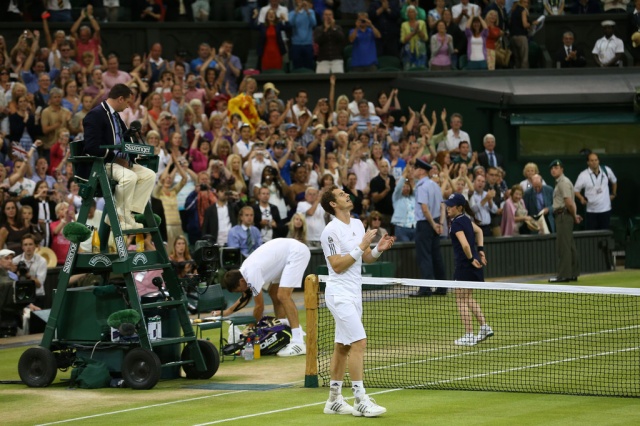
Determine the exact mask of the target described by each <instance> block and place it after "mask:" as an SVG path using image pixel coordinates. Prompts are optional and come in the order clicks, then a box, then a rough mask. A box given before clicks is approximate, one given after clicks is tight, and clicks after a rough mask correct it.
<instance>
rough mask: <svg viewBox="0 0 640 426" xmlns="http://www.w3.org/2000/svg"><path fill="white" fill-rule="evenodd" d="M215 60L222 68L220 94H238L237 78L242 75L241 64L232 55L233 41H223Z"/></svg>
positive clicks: (238, 59)
mask: <svg viewBox="0 0 640 426" xmlns="http://www.w3.org/2000/svg"><path fill="white" fill-rule="evenodd" d="M217 60H218V62H219V63H220V64H222V65H223V66H224V68H225V69H226V72H225V74H224V83H223V84H222V87H221V89H222V90H221V92H222V93H224V94H227V95H232V94H235V93H237V92H238V78H240V75H241V74H242V62H240V58H238V57H237V56H236V55H234V54H233V41H231V40H224V41H223V42H222V44H221V45H220V48H219V49H218V57H217Z"/></svg>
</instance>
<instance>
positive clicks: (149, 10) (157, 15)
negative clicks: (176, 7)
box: [131, 0, 162, 22]
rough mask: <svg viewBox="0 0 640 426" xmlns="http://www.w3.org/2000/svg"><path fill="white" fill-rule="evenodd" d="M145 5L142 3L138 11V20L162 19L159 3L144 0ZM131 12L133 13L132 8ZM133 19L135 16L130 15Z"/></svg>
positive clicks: (153, 0) (152, 20)
mask: <svg viewBox="0 0 640 426" xmlns="http://www.w3.org/2000/svg"><path fill="white" fill-rule="evenodd" d="M145 1H146V3H147V4H146V5H144V9H143V10H142V11H141V12H140V20H141V21H144V22H159V21H160V20H161V19H162V9H161V8H160V5H159V4H157V3H156V2H155V0H145ZM131 14H132V15H133V14H134V11H133V9H132V10H131ZM132 17H133V18H134V19H133V20H134V21H137V19H135V16H132Z"/></svg>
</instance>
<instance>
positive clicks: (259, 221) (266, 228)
mask: <svg viewBox="0 0 640 426" xmlns="http://www.w3.org/2000/svg"><path fill="white" fill-rule="evenodd" d="M270 196H271V192H270V191H269V188H268V187H264V186H263V187H262V188H260V190H259V191H258V203H257V204H254V206H253V216H254V220H253V224H254V225H255V226H256V228H258V229H259V230H260V234H261V235H262V241H263V242H265V243H266V242H267V241H270V240H273V239H274V238H280V237H285V236H286V228H285V227H284V226H283V223H282V219H281V218H280V212H279V211H278V207H276V206H275V205H273V204H270V203H269V197H270Z"/></svg>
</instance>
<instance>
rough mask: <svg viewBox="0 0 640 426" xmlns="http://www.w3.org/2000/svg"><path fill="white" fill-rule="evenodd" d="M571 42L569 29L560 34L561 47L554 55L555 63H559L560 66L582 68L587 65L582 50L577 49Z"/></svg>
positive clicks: (572, 38) (571, 36)
mask: <svg viewBox="0 0 640 426" xmlns="http://www.w3.org/2000/svg"><path fill="white" fill-rule="evenodd" d="M573 42H574V37H573V33H572V32H571V31H567V32H565V33H564V34H562V47H561V48H560V49H558V51H557V52H556V55H555V61H556V64H560V68H582V67H584V66H586V65H587V59H586V58H585V56H584V52H582V51H581V50H580V49H578V48H577V47H576V46H575V45H574V44H573Z"/></svg>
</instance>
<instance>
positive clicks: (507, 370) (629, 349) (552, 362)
mask: <svg viewBox="0 0 640 426" xmlns="http://www.w3.org/2000/svg"><path fill="white" fill-rule="evenodd" d="M639 349H640V346H638V347H635V348H625V349H618V350H615V351H608V352H601V353H598V354H592V355H582V356H579V357H572V358H565V359H561V360H557V361H548V362H544V363H540V364H531V365H525V366H522V367H512V368H507V369H504V370H497V371H490V372H487V373H479V374H474V375H471V376H463V377H456V378H453V379H442V380H437V381H434V382H429V383H424V384H422V385H417V386H409V387H406V388H395V389H386V390H383V391H379V392H373V393H370V394H369V395H380V394H384V393H391V392H397V391H400V390H405V389H416V388H421V387H427V386H435V385H440V384H445V383H452V382H457V381H463V380H470V379H477V378H481V377H486V376H492V375H496V374H504V373H511V372H513V371H521V370H527V369H530V368H538V367H544V366H547V365H554V364H561V363H563V362H572V361H579V360H583V359H589V358H595V357H598V356H607V355H614V354H617V353H619V352H630V351H637V350H639ZM349 399H353V397H348V398H345V400H349ZM325 403H326V401H322V402H313V403H310V404H304V405H296V406H293V407H287V408H281V409H278V410H271V411H263V412H261V413H254V414H246V415H244V416H238V417H230V418H228V419H220V420H215V421H213V422H208V423H200V424H197V425H194V426H208V425H214V424H218V423H223V422H232V421H236V420H244V419H249V418H252V417H258V416H264V415H267V414H275V413H282V412H285V411H293V410H299V409H301V408H307V407H314V406H317V405H322V404H325Z"/></svg>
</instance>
